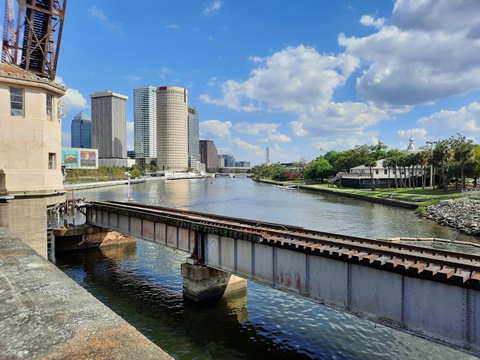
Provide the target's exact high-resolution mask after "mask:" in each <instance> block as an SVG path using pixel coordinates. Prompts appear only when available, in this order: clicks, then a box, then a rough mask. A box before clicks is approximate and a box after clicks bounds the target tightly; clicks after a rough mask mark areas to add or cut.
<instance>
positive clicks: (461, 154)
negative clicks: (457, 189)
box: [451, 134, 473, 189]
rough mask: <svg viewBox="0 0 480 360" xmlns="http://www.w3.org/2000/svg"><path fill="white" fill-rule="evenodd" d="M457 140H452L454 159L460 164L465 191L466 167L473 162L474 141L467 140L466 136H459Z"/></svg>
mask: <svg viewBox="0 0 480 360" xmlns="http://www.w3.org/2000/svg"><path fill="white" fill-rule="evenodd" d="M457 135H458V137H457V138H456V139H454V138H452V139H451V146H452V152H453V159H454V160H455V161H456V162H458V165H459V167H460V173H461V178H462V189H465V165H466V164H467V163H468V162H471V161H472V160H473V144H472V140H470V139H469V140H467V138H466V137H465V136H462V135H460V134H457Z"/></svg>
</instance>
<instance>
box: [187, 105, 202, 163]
mask: <svg viewBox="0 0 480 360" xmlns="http://www.w3.org/2000/svg"><path fill="white" fill-rule="evenodd" d="M199 140H200V134H199V130H198V111H197V109H196V108H195V106H190V105H189V106H188V166H189V167H190V168H192V169H193V170H198V165H197V163H198V162H200V152H199Z"/></svg>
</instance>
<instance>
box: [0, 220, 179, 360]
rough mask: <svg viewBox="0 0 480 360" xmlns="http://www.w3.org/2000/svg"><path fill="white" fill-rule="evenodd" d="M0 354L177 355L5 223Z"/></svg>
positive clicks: (0, 233) (0, 235)
mask: <svg viewBox="0 0 480 360" xmlns="http://www.w3.org/2000/svg"><path fill="white" fill-rule="evenodd" d="M0 359H29V360H31V359H172V357H170V356H169V355H168V354H167V353H165V352H164V351H163V350H162V349H160V348H159V347H158V346H157V345H155V344H153V343H152V342H151V341H150V340H148V339H147V338H146V337H145V336H143V335H142V334H140V333H139V332H138V331H137V330H136V329H135V328H134V327H133V326H131V325H129V324H128V323H127V322H126V321H125V320H123V319H122V318H121V317H119V316H118V315H116V314H115V313H114V312H113V311H112V310H110V309H109V308H108V307H106V306H105V305H103V304H102V303H101V302H99V301H98V300H97V299H95V298H94V297H93V296H92V295H91V294H89V293H88V292H87V291H86V290H84V289H83V288H82V287H81V286H79V285H78V284H77V283H75V282H74V281H73V280H72V279H70V278H69V277H68V276H67V275H65V274H64V273H63V272H62V271H60V270H59V269H57V268H56V267H55V266H54V265H53V264H52V263H50V262H48V261H47V260H45V259H44V258H43V257H41V256H40V255H38V254H37V253H36V252H35V251H34V250H32V249H31V248H30V247H29V246H28V245H26V244H25V243H24V242H22V241H21V240H20V239H18V238H17V237H15V236H14V235H12V234H11V233H10V232H9V231H8V230H7V229H5V228H2V227H0Z"/></svg>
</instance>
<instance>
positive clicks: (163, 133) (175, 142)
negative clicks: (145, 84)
mask: <svg viewBox="0 0 480 360" xmlns="http://www.w3.org/2000/svg"><path fill="white" fill-rule="evenodd" d="M157 168H158V170H160V171H162V170H165V171H185V170H186V169H187V168H188V91H187V89H184V88H181V87H178V86H161V87H159V88H158V89H157Z"/></svg>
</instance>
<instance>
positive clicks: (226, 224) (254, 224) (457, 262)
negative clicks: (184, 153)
mask: <svg viewBox="0 0 480 360" xmlns="http://www.w3.org/2000/svg"><path fill="white" fill-rule="evenodd" d="M90 203H91V204H99V205H101V206H107V207H113V208H121V209H124V210H131V211H135V212H137V213H144V214H149V215H162V216H165V217H167V218H171V219H176V220H184V221H190V222H193V223H196V224H200V225H204V226H212V227H217V228H224V229H230V230H236V231H241V232H245V233H250V234H255V235H259V236H260V237H261V240H260V242H266V243H272V244H274V245H280V246H295V247H296V248H298V247H299V246H301V247H302V248H304V249H305V250H307V249H310V250H311V251H318V252H320V253H323V252H324V251H328V252H329V254H330V255H332V254H336V255H338V257H343V258H346V259H352V258H357V259H358V261H359V262H360V261H367V262H368V263H373V262H374V261H375V260H378V259H380V258H383V259H382V261H381V262H382V264H385V263H386V262H388V261H395V260H397V261H399V262H398V263H397V264H396V265H395V266H394V267H396V266H398V265H403V266H404V267H406V268H409V267H411V266H412V265H413V266H415V265H416V266H419V267H422V268H424V267H428V266H433V265H439V266H442V267H448V268H454V269H455V271H459V270H460V269H461V270H468V271H472V272H477V271H478V272H480V256H479V255H474V254H467V253H458V252H453V251H448V250H442V249H433V248H426V247H421V246H418V245H409V244H399V243H392V242H388V241H382V240H374V239H368V238H360V237H353V236H347V235H339V234H332V233H326V232H320V231H315V230H309V229H305V228H302V227H297V226H289V225H287V226H285V225H281V224H275V223H267V222H258V221H253V220H247V219H245V220H244V219H239V218H234V217H227V216H219V215H213V214H203V213H199V212H193V211H192V212H190V211H185V210H178V209H170V208H164V207H159V206H153V205H143V204H134V205H132V204H131V203H123V202H117V201H108V202H90ZM285 244H286V245H285ZM353 251H355V252H353ZM385 257H388V258H390V259H386V258H385ZM406 262H411V264H406ZM423 265H425V266H423ZM420 271H421V270H420Z"/></svg>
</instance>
